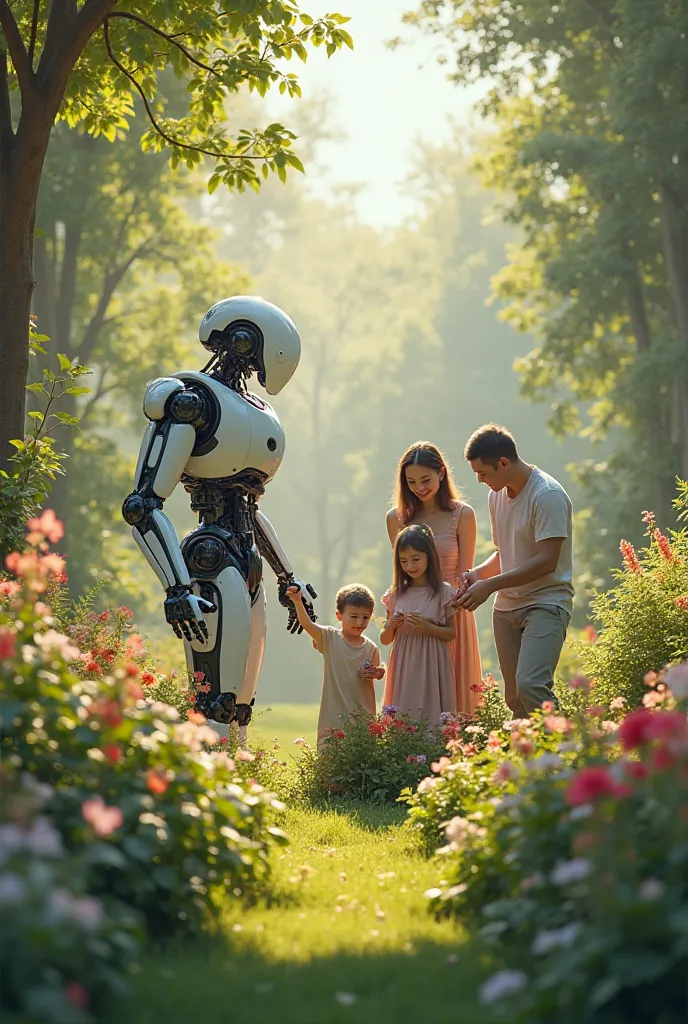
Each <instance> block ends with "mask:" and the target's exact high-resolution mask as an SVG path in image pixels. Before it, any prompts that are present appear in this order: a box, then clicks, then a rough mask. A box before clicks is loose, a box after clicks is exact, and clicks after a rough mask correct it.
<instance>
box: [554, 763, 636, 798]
mask: <svg viewBox="0 0 688 1024" xmlns="http://www.w3.org/2000/svg"><path fill="white" fill-rule="evenodd" d="M629 794H630V790H629V788H628V787H627V786H623V785H621V784H620V783H618V782H616V781H615V780H614V779H613V778H612V776H611V774H610V773H609V771H608V769H607V768H603V767H601V766H600V767H594V766H593V767H590V768H583V770H582V771H580V772H578V774H577V775H574V777H573V779H572V780H571V784H570V785H569V788H568V790H567V791H566V801H567V803H569V804H573V805H574V807H575V806H578V805H579V804H587V803H592V802H594V801H595V800H599V799H600V797H603V796H615V797H621V796H628V795H629Z"/></svg>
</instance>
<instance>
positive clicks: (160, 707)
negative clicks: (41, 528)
mask: <svg viewBox="0 0 688 1024" xmlns="http://www.w3.org/2000/svg"><path fill="white" fill-rule="evenodd" d="M9 562H10V565H11V567H12V568H13V569H14V571H15V572H16V573H17V574H18V580H17V581H15V582H11V581H5V583H4V584H3V585H2V587H0V595H1V596H0V657H1V658H2V664H1V665H0V681H1V682H2V689H1V691H0V714H2V718H3V723H4V728H3V738H2V749H3V752H4V754H5V756H8V755H9V756H10V758H11V759H12V763H13V764H14V765H15V766H16V768H17V769H18V770H21V771H26V772H28V773H30V774H31V775H32V776H33V777H34V778H35V779H36V780H37V781H40V782H41V783H47V784H49V785H51V786H52V787H53V788H54V796H53V798H52V799H51V801H50V805H49V807H48V808H47V809H46V813H47V814H48V816H49V817H50V818H51V820H52V821H53V824H54V827H55V828H56V829H57V830H58V831H59V833H60V835H61V838H62V841H63V843H64V846H65V848H66V849H67V850H68V851H69V852H70V853H74V854H76V853H77V852H78V851H79V850H80V849H81V848H82V846H83V845H84V843H86V842H88V843H89V844H90V845H89V850H90V854H89V857H88V858H87V859H86V860H85V861H84V865H85V866H84V884H85V885H86V886H87V888H88V891H89V892H90V893H92V894H93V895H98V896H102V897H104V898H115V899H117V900H119V901H122V902H123V903H125V904H126V905H128V906H130V907H132V908H135V909H136V910H138V911H140V912H141V914H142V915H143V917H144V919H145V922H146V925H147V928H148V931H149V933H150V934H152V935H165V936H169V935H171V934H172V933H174V932H175V931H177V930H183V931H184V932H189V931H193V930H197V929H198V928H200V927H201V926H202V925H203V924H204V923H205V922H206V921H208V920H210V919H212V918H213V917H214V916H215V914H216V913H217V910H218V906H219V899H218V897H219V896H221V895H222V894H224V893H227V892H234V893H240V894H241V895H250V894H251V893H253V892H254V891H255V890H256V889H257V887H259V886H260V885H261V884H263V883H264V881H265V879H266V876H267V854H268V848H269V845H270V844H271V843H272V842H273V841H281V840H282V838H283V837H282V834H281V832H280V830H279V829H277V828H275V827H274V826H273V820H274V815H275V812H279V811H280V810H281V805H280V804H279V803H278V802H277V801H276V800H275V799H274V798H273V797H272V796H271V795H270V794H269V793H266V792H265V790H264V788H263V787H261V786H260V785H258V784H250V785H249V784H248V783H242V780H241V778H240V777H239V775H238V773H237V771H236V765H235V762H234V761H233V760H232V759H231V758H230V757H229V756H228V755H227V754H226V753H223V752H219V753H214V752H212V748H214V747H215V746H216V745H217V734H216V733H215V732H214V731H213V730H212V729H211V728H210V727H209V726H207V725H206V724H205V720H204V719H203V717H202V716H200V715H198V714H196V713H195V712H190V715H189V720H188V721H185V722H182V721H180V719H179V715H178V713H177V712H176V711H175V710H174V709H173V708H170V707H168V706H167V705H165V704H162V703H156V702H153V703H147V702H146V700H145V699H144V692H143V689H142V687H141V685H140V675H141V673H140V669H139V666H138V665H137V664H136V662H135V661H129V660H125V659H119V658H115V660H114V662H113V663H111V664H110V674H109V675H108V676H102V677H99V678H79V677H78V676H76V675H75V674H74V671H73V668H74V666H80V665H83V660H80V653H79V651H78V650H77V648H76V647H74V646H73V644H72V642H71V640H70V637H68V636H66V635H64V634H61V633H58V632H57V630H55V629H54V623H53V620H52V616H51V614H50V608H49V607H48V606H47V605H46V604H45V602H44V601H43V598H44V597H45V594H46V591H47V587H48V581H49V578H50V574H51V573H55V572H61V570H62V565H61V560H60V559H57V558H56V556H54V555H49V554H39V552H38V551H35V550H31V551H28V552H25V553H24V554H22V555H21V556H18V557H17V558H10V559H9ZM37 598H38V599H39V600H37ZM115 618H116V617H115ZM112 621H113V616H110V619H109V620H107V622H108V623H109V624H112ZM102 624H103V625H104V624H106V623H105V620H103V623H102ZM116 628H117V629H119V626H117V627H116ZM134 653H135V652H134ZM83 671H84V673H85V674H87V672H88V668H87V667H85V668H84V670H83ZM95 674H96V673H94V675H95ZM94 831H95V833H96V835H98V836H99V837H100V838H101V839H102V842H99V843H92V842H91V840H92V836H93V832H94Z"/></svg>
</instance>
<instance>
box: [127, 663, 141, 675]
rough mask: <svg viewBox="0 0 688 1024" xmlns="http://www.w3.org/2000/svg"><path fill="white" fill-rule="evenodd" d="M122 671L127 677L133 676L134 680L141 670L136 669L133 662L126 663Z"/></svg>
mask: <svg viewBox="0 0 688 1024" xmlns="http://www.w3.org/2000/svg"><path fill="white" fill-rule="evenodd" d="M124 671H125V672H126V673H127V675H128V676H134V678H135V677H136V676H137V675H138V674H139V672H140V671H141V669H140V668H139V667H138V665H136V664H134V662H133V661H128V662H127V663H126V665H125V666H124Z"/></svg>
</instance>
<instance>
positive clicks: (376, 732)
mask: <svg viewBox="0 0 688 1024" xmlns="http://www.w3.org/2000/svg"><path fill="white" fill-rule="evenodd" d="M385 731H386V730H385V727H384V725H383V724H382V722H369V723H368V732H369V733H370V735H371V736H384V734H385Z"/></svg>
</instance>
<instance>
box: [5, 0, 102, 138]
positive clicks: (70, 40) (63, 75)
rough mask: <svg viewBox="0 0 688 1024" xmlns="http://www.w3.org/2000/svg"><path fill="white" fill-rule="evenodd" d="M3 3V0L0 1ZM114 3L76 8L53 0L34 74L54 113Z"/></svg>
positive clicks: (95, 1)
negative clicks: (40, 81) (43, 43)
mask: <svg viewBox="0 0 688 1024" xmlns="http://www.w3.org/2000/svg"><path fill="white" fill-rule="evenodd" d="M4 2H6V0H0V3H4ZM116 3H117V0H86V2H85V3H84V4H82V6H81V8H79V9H78V10H77V9H76V4H75V3H74V0H52V3H51V5H50V15H49V16H48V29H47V31H46V38H45V45H44V46H43V52H42V54H41V59H40V61H39V62H38V72H37V74H38V77H39V78H40V79H41V80H42V81H43V82H44V83H45V84H46V85H47V86H48V88H49V90H50V99H51V101H52V102H51V107H54V108H55V112H57V110H59V106H60V103H61V102H62V97H63V95H64V90H65V86H66V83H67V79H68V78H69V75H70V74H71V72H72V69H73V68H74V65H75V64H76V62H77V60H78V59H79V57H80V56H81V53H82V51H83V49H84V47H85V46H86V44H87V43H88V41H89V39H90V38H91V37H92V36H93V34H94V32H95V31H96V29H97V28H98V26H99V25H100V24H102V21H103V19H104V18H105V17H106V15H107V14H108V12H109V10H110V8H112V7H114V6H115V4H116ZM66 28H68V31H65V29H66ZM51 112H52V111H51ZM53 118H54V115H53Z"/></svg>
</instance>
